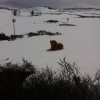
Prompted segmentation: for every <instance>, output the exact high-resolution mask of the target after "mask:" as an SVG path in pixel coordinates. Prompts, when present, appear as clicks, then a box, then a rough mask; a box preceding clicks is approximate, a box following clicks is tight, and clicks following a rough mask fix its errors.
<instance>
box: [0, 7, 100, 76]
mask: <svg viewBox="0 0 100 100" xmlns="http://www.w3.org/2000/svg"><path fill="white" fill-rule="evenodd" d="M38 9H40V8H38ZM39 11H40V10H39ZM41 12H42V13H43V14H42V15H41V16H33V17H30V13H29V10H27V11H25V10H21V16H16V17H14V16H13V15H12V12H11V11H7V10H1V9H0V33H1V32H4V33H5V34H6V35H11V34H13V24H12V19H13V18H15V19H16V23H15V27H16V34H24V33H28V32H37V30H46V31H50V32H61V33H62V34H63V35H59V36H33V37H30V38H27V36H24V38H23V39H17V40H15V41H0V64H4V63H7V62H10V61H12V63H17V62H22V57H24V58H25V59H26V60H28V61H32V63H33V64H34V65H36V67H38V66H39V67H40V68H45V67H46V66H47V65H48V66H49V67H52V68H53V69H54V70H57V69H58V68H59V65H58V64H57V62H59V58H61V59H63V58H64V57H65V55H66V61H68V62H70V63H73V62H76V64H77V66H78V67H79V69H80V71H81V73H82V74H84V73H87V74H90V75H91V76H92V77H93V76H94V74H95V72H96V71H97V69H99V68H100V19H99V18H83V19H82V18H76V17H77V16H75V15H68V14H69V13H70V12H66V13H65V14H61V15H49V14H46V13H47V12H48V13H52V12H53V13H54V12H55V13H57V12H56V10H55V11H54V10H53V11H49V10H48V11H47V9H45V8H43V9H42V10H41ZM45 12H46V13H45ZM67 13H68V14H67ZM73 13H74V14H76V13H77V14H80V12H73ZM81 13H84V12H81ZM88 13H91V12H88ZM92 13H95V11H92ZM96 13H97V11H96ZM98 13H99V14H100V11H98ZM67 18H69V23H70V24H75V25H77V26H69V27H66V26H59V24H61V23H63V22H67V20H66V19H67ZM47 20H58V21H59V22H58V23H56V24H55V23H54V24H49V23H46V22H44V21H47ZM34 23H35V24H34ZM50 40H56V41H57V42H61V43H63V45H64V49H63V50H59V51H52V52H47V51H46V50H47V49H49V48H50ZM6 58H9V60H8V61H2V60H4V59H6Z"/></svg>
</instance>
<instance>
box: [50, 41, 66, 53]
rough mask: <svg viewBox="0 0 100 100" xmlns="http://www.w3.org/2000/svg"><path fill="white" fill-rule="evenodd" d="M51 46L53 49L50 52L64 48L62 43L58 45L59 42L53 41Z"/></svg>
mask: <svg viewBox="0 0 100 100" xmlns="http://www.w3.org/2000/svg"><path fill="white" fill-rule="evenodd" d="M50 44H51V49H49V51H56V50H61V49H63V48H64V47H63V44H62V43H57V41H55V40H51V41H50Z"/></svg>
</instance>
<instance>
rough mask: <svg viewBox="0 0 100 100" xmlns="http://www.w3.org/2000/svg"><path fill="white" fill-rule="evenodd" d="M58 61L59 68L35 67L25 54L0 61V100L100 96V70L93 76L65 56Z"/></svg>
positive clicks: (68, 99)
mask: <svg viewBox="0 0 100 100" xmlns="http://www.w3.org/2000/svg"><path fill="white" fill-rule="evenodd" d="M58 64H59V65H60V69H59V70H58V71H53V70H52V69H51V68H49V67H47V68H45V69H41V70H39V69H36V68H35V66H34V65H32V63H31V62H28V61H27V60H25V59H24V58H23V64H20V63H19V64H18V63H17V64H12V63H11V62H9V63H6V64H5V65H0V100H100V70H97V72H96V74H95V77H94V79H92V78H91V77H90V76H89V75H82V74H81V73H80V72H79V70H78V67H77V66H76V64H75V63H73V64H70V63H68V62H66V59H65V58H64V59H62V60H61V59H60V61H59V62H58Z"/></svg>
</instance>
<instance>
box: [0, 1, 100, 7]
mask: <svg viewBox="0 0 100 100" xmlns="http://www.w3.org/2000/svg"><path fill="white" fill-rule="evenodd" d="M0 4H2V5H3V4H4V5H8V6H14V7H22V8H23V7H27V8H28V7H35V6H50V7H55V8H56V7H63V6H82V5H93V6H99V4H100V0H0Z"/></svg>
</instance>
